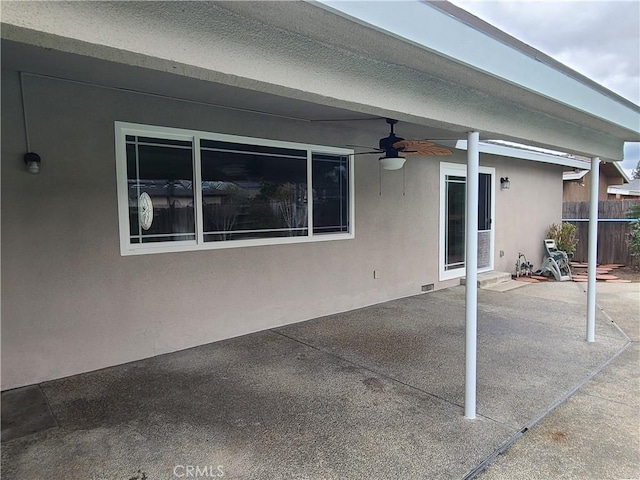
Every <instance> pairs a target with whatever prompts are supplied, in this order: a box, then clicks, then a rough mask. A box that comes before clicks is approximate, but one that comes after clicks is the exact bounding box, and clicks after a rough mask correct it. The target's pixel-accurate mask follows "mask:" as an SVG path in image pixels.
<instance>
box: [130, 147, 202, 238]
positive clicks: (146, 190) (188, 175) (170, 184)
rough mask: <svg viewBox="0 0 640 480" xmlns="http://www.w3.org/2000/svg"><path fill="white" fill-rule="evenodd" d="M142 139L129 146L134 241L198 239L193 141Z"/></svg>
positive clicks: (131, 217) (131, 222)
mask: <svg viewBox="0 0 640 480" xmlns="http://www.w3.org/2000/svg"><path fill="white" fill-rule="evenodd" d="M130 138H133V141H129V139H130ZM140 140H141V139H140V138H139V137H131V136H128V137H127V146H126V147H127V180H128V185H129V189H128V190H129V226H130V234H131V238H130V240H131V243H150V242H170V241H179V240H195V221H194V210H193V205H194V195H193V159H192V148H191V147H190V143H189V142H175V141H169V142H170V143H168V144H167V143H165V140H163V139H153V138H144V141H145V143H144V144H141V143H140ZM176 143H181V145H180V146H179V147H178V146H177V145H176ZM186 145H189V147H188V148H187V147H186Z"/></svg>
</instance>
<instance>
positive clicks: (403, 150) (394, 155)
mask: <svg viewBox="0 0 640 480" xmlns="http://www.w3.org/2000/svg"><path fill="white" fill-rule="evenodd" d="M386 121H387V123H388V124H389V126H390V128H391V132H390V133H389V136H388V137H384V138H381V139H380V142H379V144H378V149H376V150H373V151H370V152H357V153H356V155H366V154H371V153H384V156H382V157H380V164H381V165H382V168H383V169H385V170H398V169H400V168H402V166H403V165H404V162H405V161H406V156H407V155H451V154H452V153H451V150H449V149H448V148H445V147H441V146H439V145H436V144H435V143H433V142H429V141H427V140H405V139H404V138H401V137H398V136H396V134H395V133H394V131H393V126H394V125H395V124H396V123H398V121H397V120H394V119H392V118H387V119H386ZM351 146H354V147H357V146H358V145H351Z"/></svg>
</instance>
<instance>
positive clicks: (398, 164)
mask: <svg viewBox="0 0 640 480" xmlns="http://www.w3.org/2000/svg"><path fill="white" fill-rule="evenodd" d="M406 161H407V159H406V158H405V157H387V156H385V157H380V165H382V168H383V169H385V170H400V169H401V168H402V166H403V165H404V162H406Z"/></svg>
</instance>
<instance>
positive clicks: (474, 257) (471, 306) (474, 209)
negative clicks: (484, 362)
mask: <svg viewBox="0 0 640 480" xmlns="http://www.w3.org/2000/svg"><path fill="white" fill-rule="evenodd" d="M479 137H480V135H479V133H478V132H469V134H468V139H467V211H466V214H467V229H466V230H467V235H466V240H467V243H466V260H465V262H466V264H465V266H466V275H467V279H466V286H465V295H466V297H465V379H464V416H465V417H466V418H469V419H474V418H476V357H477V353H476V352H477V344H478V183H479V180H478V177H479V170H480V155H479V152H478V140H479Z"/></svg>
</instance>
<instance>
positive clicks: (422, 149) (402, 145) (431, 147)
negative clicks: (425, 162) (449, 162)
mask: <svg viewBox="0 0 640 480" xmlns="http://www.w3.org/2000/svg"><path fill="white" fill-rule="evenodd" d="M393 148H397V149H399V150H401V151H402V152H404V153H407V154H409V155H439V156H444V155H452V152H451V150H449V149H448V148H445V147H441V146H439V145H436V144H435V143H433V142H429V141H427V140H401V141H399V142H396V143H394V144H393ZM409 149H410V150H409Z"/></svg>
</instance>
